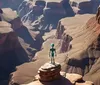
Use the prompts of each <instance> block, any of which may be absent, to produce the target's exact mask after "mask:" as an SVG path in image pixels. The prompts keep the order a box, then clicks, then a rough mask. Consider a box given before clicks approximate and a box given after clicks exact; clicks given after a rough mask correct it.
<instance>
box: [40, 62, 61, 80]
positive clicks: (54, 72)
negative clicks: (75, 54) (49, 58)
mask: <svg viewBox="0 0 100 85" xmlns="http://www.w3.org/2000/svg"><path fill="white" fill-rule="evenodd" d="M60 71H61V65H60V64H58V63H56V64H55V65H53V64H50V63H46V64H45V65H43V66H41V67H40V69H39V70H38V74H39V77H40V78H39V80H40V81H42V82H49V81H52V80H57V79H59V78H60V77H61V76H60Z"/></svg>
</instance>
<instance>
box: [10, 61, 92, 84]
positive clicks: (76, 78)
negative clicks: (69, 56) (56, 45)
mask: <svg viewBox="0 0 100 85" xmlns="http://www.w3.org/2000/svg"><path fill="white" fill-rule="evenodd" d="M45 66H46V67H45ZM60 70H61V65H60V64H55V65H53V64H50V63H46V64H45V65H43V66H41V68H40V69H39V76H38V75H36V76H35V80H33V82H31V83H29V84H21V85H54V84H57V85H62V84H63V85H93V82H91V81H83V77H82V76H81V75H79V74H74V73H72V74H71V73H67V74H66V73H65V72H60ZM16 84H18V83H16ZM10 85H13V84H10ZM18 85H19V84H18Z"/></svg>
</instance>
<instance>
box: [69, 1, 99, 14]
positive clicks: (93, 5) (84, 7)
mask: <svg viewBox="0 0 100 85" xmlns="http://www.w3.org/2000/svg"><path fill="white" fill-rule="evenodd" d="M70 3H71V6H72V8H73V10H74V12H75V13H79V14H85V13H90V14H95V13H96V11H97V8H98V6H99V4H100V1H99V0H81V1H80V0H70Z"/></svg>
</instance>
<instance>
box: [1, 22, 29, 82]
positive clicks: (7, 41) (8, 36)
mask: <svg viewBox="0 0 100 85" xmlns="http://www.w3.org/2000/svg"><path fill="white" fill-rule="evenodd" d="M28 59H29V58H28V56H27V54H26V52H25V51H24V49H23V48H22V46H21V45H20V43H19V41H18V38H17V36H16V33H15V32H14V31H13V30H12V28H11V25H10V24H9V23H7V22H4V21H2V22H0V68H1V70H0V75H1V76H0V80H7V79H8V77H9V74H10V73H11V72H12V71H14V70H15V67H16V66H17V65H20V64H22V63H24V62H27V61H28Z"/></svg>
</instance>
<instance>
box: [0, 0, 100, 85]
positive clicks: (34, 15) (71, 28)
mask: <svg viewBox="0 0 100 85" xmlns="http://www.w3.org/2000/svg"><path fill="white" fill-rule="evenodd" d="M18 2H20V1H18ZM14 3H15V2H14ZM70 3H71V5H70ZM70 3H69V0H63V1H62V0H57V1H53V0H46V1H40V0H38V1H23V2H22V3H21V4H20V6H19V7H18V8H17V10H16V11H13V10H12V9H10V8H3V13H2V14H1V15H0V16H1V19H2V20H3V21H0V23H1V24H0V25H1V26H0V27H1V28H3V29H1V30H0V36H1V37H0V38H1V39H0V44H1V46H0V47H1V48H0V55H1V59H0V60H1V64H0V65H1V66H0V67H1V68H2V70H1V72H0V73H1V78H0V84H2V85H4V84H5V85H7V84H6V83H8V77H9V85H16V84H18V85H20V84H28V83H30V82H32V83H30V84H29V85H31V84H37V83H38V84H39V83H40V82H39V81H38V80H37V81H35V82H33V80H35V78H36V77H35V76H36V75H37V72H38V69H39V68H40V67H41V65H43V64H45V63H46V62H49V61H50V59H49V57H48V54H49V49H50V46H49V45H50V44H51V43H54V44H55V47H56V49H57V57H56V61H57V62H59V63H60V64H61V67H62V68H61V70H62V71H64V72H65V74H66V73H69V74H68V75H67V74H66V76H65V77H66V78H67V79H69V80H68V81H70V84H71V85H72V83H73V81H74V79H72V78H71V77H70V76H73V77H74V76H75V75H73V73H74V74H76V75H80V76H82V78H81V81H84V82H77V83H76V81H74V82H75V84H76V85H92V82H93V83H94V84H95V85H99V84H100V82H99V80H100V78H99V76H97V75H99V50H100V48H99V41H100V35H99V27H100V25H99V20H100V16H99V12H98V13H97V16H96V15H92V14H84V13H95V11H96V9H97V7H98V5H99V2H95V3H96V4H97V5H96V4H93V3H94V2H93V1H92V0H91V1H90V0H86V1H83V0H82V1H79V0H76V1H75V0H74V1H70ZM8 4H9V3H8ZM94 5H96V7H94ZM71 6H72V7H71ZM90 8H91V9H90ZM14 9H16V8H14ZM98 11H99V10H98ZM75 14H84V15H76V16H75ZM73 16H74V17H73ZM62 18H63V19H62ZM55 28H57V30H56V29H55ZM3 32H5V33H3ZM36 52H37V53H36ZM35 53H36V54H35ZM2 56H3V57H2ZM9 57H11V58H9ZM34 59H35V60H36V61H34ZM32 60H33V61H34V62H27V61H32ZM4 61H5V62H6V63H5V62H4ZM8 62H10V63H8ZM24 62H26V63H24ZM4 63H5V64H4ZM23 63H24V64H23ZM20 64H22V65H20ZM8 65H9V66H8ZM18 65H20V66H18ZM4 67H5V68H4ZM15 67H16V68H15ZM15 70H16V71H15ZM13 71H14V72H13ZM11 72H12V73H11ZM10 73H11V74H10ZM9 74H10V76H9ZM80 76H79V77H80ZM90 77H91V78H90ZM75 78H76V77H75ZM64 79H65V78H64ZM71 79H72V81H71ZM3 81H4V82H3ZM68 81H67V83H68ZM85 81H86V82H85ZM88 81H89V82H88ZM90 81H92V82H90ZM57 82H60V81H56V82H55V83H57ZM61 82H62V81H61ZM67 83H66V81H65V84H67ZM50 84H52V82H50V83H49V85H50ZM59 84H60V83H59ZM40 85H41V84H40ZM44 85H48V84H44Z"/></svg>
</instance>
